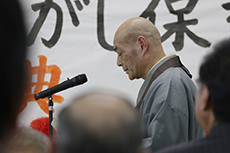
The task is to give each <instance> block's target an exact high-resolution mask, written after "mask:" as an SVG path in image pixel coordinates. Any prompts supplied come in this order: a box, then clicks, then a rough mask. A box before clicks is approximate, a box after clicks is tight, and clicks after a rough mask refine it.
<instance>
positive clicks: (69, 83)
mask: <svg viewBox="0 0 230 153" xmlns="http://www.w3.org/2000/svg"><path fill="white" fill-rule="evenodd" d="M85 82H87V77H86V75H85V74H80V75H78V76H76V77H74V78H72V79H68V80H66V81H64V82H62V83H60V84H58V85H56V86H53V87H51V88H48V89H46V90H44V91H41V92H39V93H37V94H34V98H35V100H38V99H40V98H45V97H48V96H50V95H52V94H54V93H57V92H60V91H62V90H65V89H68V88H71V87H74V86H77V85H81V84H83V83H85Z"/></svg>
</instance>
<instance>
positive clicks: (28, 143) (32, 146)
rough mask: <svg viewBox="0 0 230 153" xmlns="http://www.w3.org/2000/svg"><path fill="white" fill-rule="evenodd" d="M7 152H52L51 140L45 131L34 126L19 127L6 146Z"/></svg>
mask: <svg viewBox="0 0 230 153" xmlns="http://www.w3.org/2000/svg"><path fill="white" fill-rule="evenodd" d="M4 148H5V150H4V151H5V152H6V153H50V152H51V141H50V139H49V137H47V136H46V135H45V134H44V133H42V132H40V131H37V130H35V129H32V128H29V127H28V128H27V127H22V128H18V129H17V130H16V132H15V134H14V135H13V137H12V138H11V139H10V141H8V143H7V144H6V145H5V146H4Z"/></svg>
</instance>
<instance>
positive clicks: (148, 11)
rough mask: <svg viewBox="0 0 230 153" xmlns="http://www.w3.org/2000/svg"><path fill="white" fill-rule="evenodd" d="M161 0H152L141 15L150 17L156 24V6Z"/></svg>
mask: <svg viewBox="0 0 230 153" xmlns="http://www.w3.org/2000/svg"><path fill="white" fill-rule="evenodd" d="M159 1H160V0H152V1H151V2H150V4H149V5H148V7H147V8H146V9H145V10H144V12H143V13H142V14H141V15H140V17H144V18H146V19H149V20H150V21H151V22H152V23H153V24H155V20H156V13H155V12H154V11H155V8H156V7H157V5H158V3H159Z"/></svg>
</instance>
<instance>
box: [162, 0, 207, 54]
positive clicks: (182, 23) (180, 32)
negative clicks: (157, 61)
mask: <svg viewBox="0 0 230 153" xmlns="http://www.w3.org/2000/svg"><path fill="white" fill-rule="evenodd" d="M178 1H180V0H165V2H166V5H167V7H168V9H169V11H170V13H172V14H175V15H177V16H178V17H177V18H178V21H177V22H174V23H170V24H165V25H164V28H165V29H167V30H168V31H167V32H166V33H165V34H164V35H163V36H162V37H161V40H162V41H165V40H166V39H167V38H169V37H170V36H171V35H172V34H173V33H176V36H175V41H174V42H173V46H174V48H175V49H176V51H180V50H181V49H182V48H183V46H184V33H186V34H187V35H188V36H189V37H190V38H191V39H192V40H193V41H194V42H195V43H196V44H198V45H199V46H202V47H209V46H210V45H211V44H210V42H208V41H207V40H205V39H203V38H201V37H198V36H197V35H195V34H194V33H193V32H191V31H190V30H189V29H188V28H187V27H186V26H188V25H196V24H197V23H198V20H197V19H192V20H187V21H186V20H184V14H189V13H191V12H192V10H193V9H194V7H195V5H196V4H197V1H198V0H189V1H188V4H187V5H186V7H185V8H182V9H179V10H174V8H173V7H172V5H171V4H172V3H174V2H178Z"/></svg>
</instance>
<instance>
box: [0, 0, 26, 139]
mask: <svg viewBox="0 0 230 153" xmlns="http://www.w3.org/2000/svg"><path fill="white" fill-rule="evenodd" d="M0 18H1V23H0V46H1V57H2V58H1V60H0V62H1V63H0V70H1V75H0V80H1V95H0V97H1V107H0V108H1V109H0V121H1V128H0V138H2V135H3V134H4V133H7V132H6V130H8V129H9V128H11V127H12V126H13V125H12V124H15V119H16V114H17V109H18V107H19V106H20V104H21V102H22V97H23V94H24V93H23V90H22V86H23V84H24V78H25V75H24V74H25V71H24V61H25V58H26V31H25V25H24V20H23V14H22V12H21V8H20V5H19V2H18V1H17V0H6V1H2V2H1V5H0Z"/></svg>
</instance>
